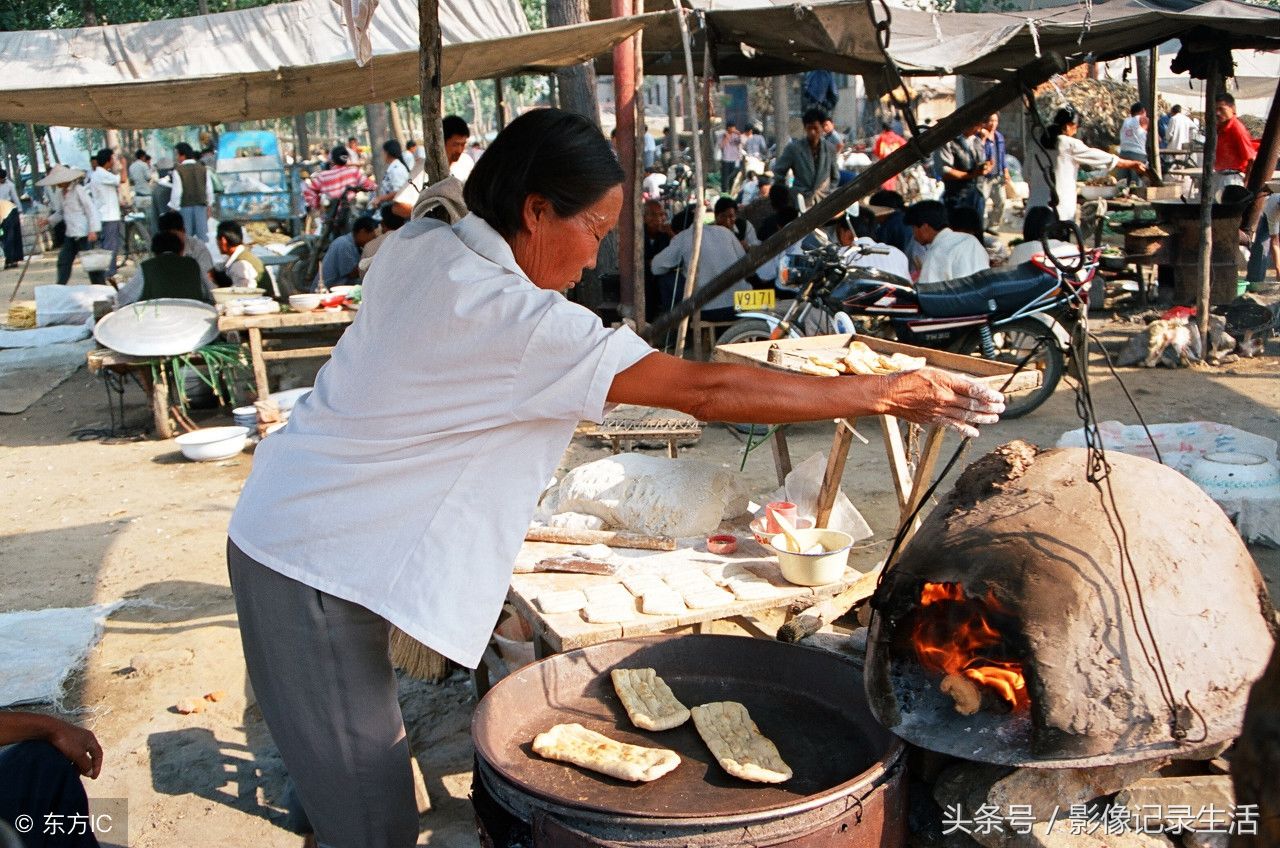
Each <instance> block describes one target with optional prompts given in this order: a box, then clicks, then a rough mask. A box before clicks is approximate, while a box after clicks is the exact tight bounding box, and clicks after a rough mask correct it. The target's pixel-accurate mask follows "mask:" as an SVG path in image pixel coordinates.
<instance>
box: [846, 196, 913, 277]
mask: <svg viewBox="0 0 1280 848" xmlns="http://www.w3.org/2000/svg"><path fill="white" fill-rule="evenodd" d="M852 218H853V219H852V220H850V216H844V215H842V216H840V218H839V219H837V220H836V241H838V242H839V243H840V245H841V247H855V246H856V247H862V248H874V249H875V250H876V251H877V252H876V253H864V254H859V255H858V256H857V257H856V258H855V259H854V260H853V263H852V264H853V265H856V266H857V267H859V268H878V269H879V270H881V271H886V272H888V273H890V274H893V275H895V276H898V277H901V278H902V279H904V280H908V281H910V279H911V265H910V263H909V262H908V261H907V254H905V253H903V252H902V251H901V250H899V249H898V248H896V247H894V246H893V245H891V244H884V243H883V242H878V241H876V238H875V234H876V216H875V213H874V212H872V211H871V210H870V209H866V208H862V209H859V210H858V214H857V215H856V216H852ZM880 251H887V252H884V253H881V252H880Z"/></svg>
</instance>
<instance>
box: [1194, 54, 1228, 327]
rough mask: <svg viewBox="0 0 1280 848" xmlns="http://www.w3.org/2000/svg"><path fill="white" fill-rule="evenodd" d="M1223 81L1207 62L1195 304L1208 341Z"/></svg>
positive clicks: (1212, 62)
mask: <svg viewBox="0 0 1280 848" xmlns="http://www.w3.org/2000/svg"><path fill="white" fill-rule="evenodd" d="M1221 84H1222V77H1221V74H1220V71H1219V69H1218V62H1217V60H1215V59H1210V60H1209V69H1208V74H1207V75H1206V79H1205V81H1204V154H1203V157H1204V161H1203V162H1201V165H1200V257H1199V258H1200V261H1199V263H1198V267H1199V273H1198V277H1199V280H1198V282H1199V283H1200V296H1199V298H1198V299H1197V303H1196V322H1197V323H1198V324H1199V325H1200V338H1201V339H1204V340H1205V341H1206V342H1207V341H1208V339H1209V290H1210V287H1211V286H1212V285H1213V199H1214V198H1213V159H1214V156H1215V155H1216V154H1217V150H1218V119H1217V117H1215V116H1214V114H1213V110H1214V104H1215V102H1216V101H1217V98H1218V87H1219V86H1220V85H1221Z"/></svg>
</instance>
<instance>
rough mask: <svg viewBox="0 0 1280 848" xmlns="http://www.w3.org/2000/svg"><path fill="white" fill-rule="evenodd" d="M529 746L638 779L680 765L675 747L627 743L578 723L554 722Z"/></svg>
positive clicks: (553, 756)
mask: <svg viewBox="0 0 1280 848" xmlns="http://www.w3.org/2000/svg"><path fill="white" fill-rule="evenodd" d="M533 750H534V752H536V753H537V754H538V755H539V756H542V757H546V758H547V759H549V760H559V761H560V762H564V763H572V764H573V765H575V766H581V767H582V768H585V769H591V770H592V771H598V772H600V773H601V774H607V775H609V776H610V777H616V778H618V779H619V780H631V781H637V782H641V783H647V782H648V781H651V780H657V779H658V778H660V777H662V776H663V775H664V774H666V773H667V772H669V771H671V770H672V769H674V768H675V767H676V766H678V765H680V756H679V755H678V754H676V752H675V751H668V750H667V749H665V748H643V747H641V746H639V745H628V744H627V743H626V742H619V741H617V740H616V739H610V738H609V737H608V736H605V735H604V734H602V733H596V732H595V731H594V730H588V729H587V728H585V727H583V726H582V725H580V724H557V725H556V726H555V727H553V728H551V729H550V730H548V731H546V732H545V733H539V734H538V735H537V736H535V737H534V739H533Z"/></svg>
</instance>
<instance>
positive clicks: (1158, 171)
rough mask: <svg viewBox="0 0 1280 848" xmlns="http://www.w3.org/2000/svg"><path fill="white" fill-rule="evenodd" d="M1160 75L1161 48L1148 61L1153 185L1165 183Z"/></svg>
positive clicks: (1150, 167)
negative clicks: (1162, 159) (1161, 131)
mask: <svg viewBox="0 0 1280 848" xmlns="http://www.w3.org/2000/svg"><path fill="white" fill-rule="evenodd" d="M1159 74H1160V48H1159V47H1152V48H1151V55H1150V57H1149V58H1148V59H1147V90H1148V91H1150V92H1151V114H1152V115H1154V116H1155V121H1154V122H1153V123H1152V124H1151V126H1150V127H1149V128H1148V132H1147V160H1148V162H1149V164H1148V165H1147V168H1148V169H1149V170H1150V171H1151V175H1152V176H1153V177H1154V179H1153V180H1152V182H1153V184H1155V185H1160V184H1161V183H1163V182H1164V173H1163V171H1164V169H1163V168H1162V167H1161V164H1160V91H1159V89H1157V88H1156V80H1157V77H1158V76H1159Z"/></svg>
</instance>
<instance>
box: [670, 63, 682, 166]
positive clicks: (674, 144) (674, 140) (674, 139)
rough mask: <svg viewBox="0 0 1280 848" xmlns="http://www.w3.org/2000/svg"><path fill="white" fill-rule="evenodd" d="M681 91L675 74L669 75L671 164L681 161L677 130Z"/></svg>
mask: <svg viewBox="0 0 1280 848" xmlns="http://www.w3.org/2000/svg"><path fill="white" fill-rule="evenodd" d="M679 94H680V90H679V89H678V88H676V78H675V75H674V74H667V156H668V158H669V160H670V164H672V165H674V164H676V163H677V162H679V161H680V132H679V130H677V129H676V106H677V105H678V102H679V101H678V99H677V98H678V97H679Z"/></svg>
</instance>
